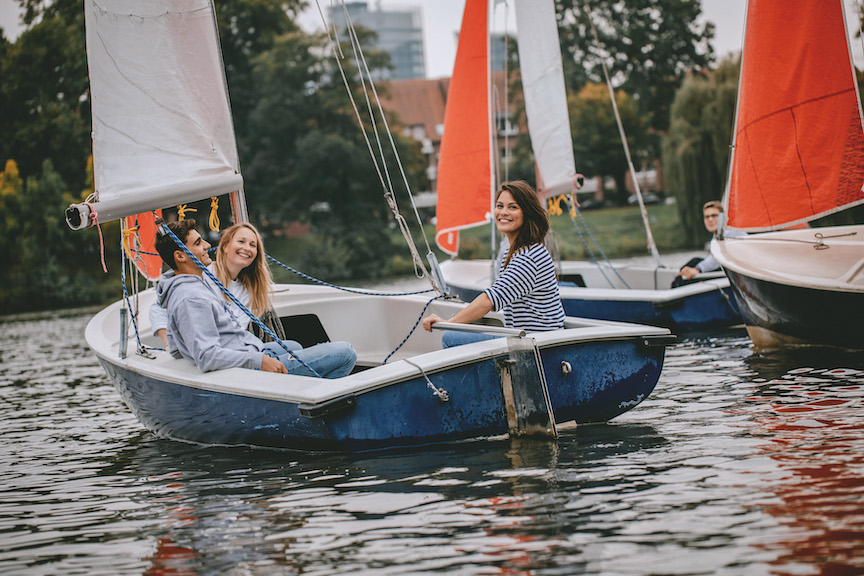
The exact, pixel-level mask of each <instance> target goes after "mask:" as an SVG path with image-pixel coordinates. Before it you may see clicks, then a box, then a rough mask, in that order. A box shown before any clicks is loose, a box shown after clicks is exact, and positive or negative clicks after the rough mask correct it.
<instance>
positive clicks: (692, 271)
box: [679, 266, 700, 280]
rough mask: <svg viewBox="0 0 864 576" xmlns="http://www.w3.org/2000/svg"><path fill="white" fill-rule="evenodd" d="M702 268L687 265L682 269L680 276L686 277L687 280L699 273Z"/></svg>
mask: <svg viewBox="0 0 864 576" xmlns="http://www.w3.org/2000/svg"><path fill="white" fill-rule="evenodd" d="M699 272H700V270H699V269H698V268H693V267H692V266H685V267H684V268H682V269H681V272H680V274H679V275H680V276H682V277H684V278H686V279H687V280H689V279H691V278H693V277H694V276H696V275H697V274H699Z"/></svg>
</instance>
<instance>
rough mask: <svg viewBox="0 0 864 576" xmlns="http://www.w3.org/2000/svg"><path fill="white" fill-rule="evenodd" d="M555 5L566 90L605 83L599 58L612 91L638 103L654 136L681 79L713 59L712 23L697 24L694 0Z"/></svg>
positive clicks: (563, 1)
mask: <svg viewBox="0 0 864 576" xmlns="http://www.w3.org/2000/svg"><path fill="white" fill-rule="evenodd" d="M555 4H556V11H557V14H558V29H559V34H560V39H561V49H562V54H564V55H565V58H564V66H565V76H566V80H567V83H568V87H569V88H570V89H571V90H573V91H574V92H576V91H578V90H579V89H580V88H581V87H582V86H583V85H584V84H586V83H587V82H605V80H604V78H603V71H602V60H601V59H603V60H605V62H606V65H607V66H608V68H609V74H610V76H611V78H612V82H613V84H614V85H615V87H616V89H621V90H624V91H625V92H626V93H627V94H630V95H632V96H633V98H635V99H636V100H637V101H638V102H639V105H640V108H641V110H642V112H643V113H646V114H648V115H649V118H650V127H651V129H652V130H654V131H655V132H656V133H658V134H659V133H662V132H665V130H666V128H667V127H668V125H669V106H670V105H671V103H672V99H673V98H674V95H675V91H676V90H677V89H678V87H679V86H680V85H681V82H682V80H683V79H684V77H685V76H686V75H688V74H698V73H701V72H702V71H703V70H704V69H706V68H707V67H708V66H710V65H711V63H712V62H713V61H714V54H713V48H712V47H711V44H710V41H711V39H712V38H713V37H714V25H713V24H711V23H710V22H703V23H699V22H697V18H698V17H699V14H700V13H701V1H700V0H615V1H612V2H598V1H594V2H588V1H587V0H556V3H555ZM586 6H588V12H586V11H585V7H586ZM592 23H593V24H594V28H595V29H596V31H597V36H598V38H599V45H597V44H596V43H595V41H594V37H593V33H592V29H591V24H592Z"/></svg>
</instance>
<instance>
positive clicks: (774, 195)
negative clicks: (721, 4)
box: [711, 0, 864, 348]
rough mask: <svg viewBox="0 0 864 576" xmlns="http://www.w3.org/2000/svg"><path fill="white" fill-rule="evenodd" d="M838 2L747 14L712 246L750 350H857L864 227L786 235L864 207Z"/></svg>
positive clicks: (863, 319)
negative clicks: (731, 232)
mask: <svg viewBox="0 0 864 576" xmlns="http://www.w3.org/2000/svg"><path fill="white" fill-rule="evenodd" d="M861 122H862V121H861V106H860V103H859V96H858V88H857V84H856V77H855V70H854V67H853V66H852V59H851V55H850V51H849V41H848V39H847V34H846V27H845V14H844V7H843V2H842V1H841V0H832V1H830V2H825V1H818V0H808V1H806V2H804V1H802V2H796V4H795V9H794V10H789V5H788V4H787V3H785V2H781V1H779V0H778V1H773V2H766V1H760V2H751V3H750V7H749V9H748V12H747V27H746V36H745V41H744V51H743V59H742V64H741V79H740V86H739V93H738V107H737V112H736V120H735V131H734V134H735V137H734V138H735V141H734V146H733V151H732V163H731V169H730V177H729V181H728V184H727V189H726V194H725V199H724V202H725V204H726V214H727V217H728V221H727V222H726V225H727V226H728V227H730V228H734V229H736V230H745V231H751V232H765V231H771V232H767V233H764V234H755V235H750V236H746V237H742V238H726V239H725V240H723V239H721V240H715V241H714V242H712V247H711V252H712V253H713V254H714V256H715V257H716V258H717V260H718V261H719V262H720V263H721V264H722V265H723V268H724V269H725V270H726V273H727V275H728V276H729V278H730V280H731V281H732V286H733V287H734V290H735V294H736V297H737V300H738V304H739V305H740V307H741V313H742V315H743V317H744V320H745V322H746V324H747V327H748V331H749V333H750V337H751V339H752V340H753V342H754V344H757V345H772V344H777V343H790V342H792V343H794V342H798V343H801V342H807V343H816V344H827V345H838V346H847V347H853V348H864V331H862V330H861V326H862V325H864V226H862V225H851V226H829V227H815V228H805V229H793V230H783V229H784V228H788V227H790V226H794V225H796V224H798V225H800V224H803V223H807V222H810V221H813V220H816V219H817V218H820V217H823V216H826V215H829V214H833V213H835V212H838V211H841V210H844V209H847V208H850V207H852V206H856V205H859V204H862V203H864V191H862V184H864V131H862V123H861Z"/></svg>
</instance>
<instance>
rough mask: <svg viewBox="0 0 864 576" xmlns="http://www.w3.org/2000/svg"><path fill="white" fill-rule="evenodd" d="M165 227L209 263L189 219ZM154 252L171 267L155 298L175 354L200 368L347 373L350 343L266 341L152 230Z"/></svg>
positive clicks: (350, 362)
mask: <svg viewBox="0 0 864 576" xmlns="http://www.w3.org/2000/svg"><path fill="white" fill-rule="evenodd" d="M168 227H169V228H170V229H171V231H172V232H173V233H174V234H175V235H176V236H177V237H178V238H179V239H180V241H181V242H183V243H184V245H185V246H186V248H188V249H189V251H190V252H191V253H192V254H194V255H195V257H197V258H198V259H199V260H200V261H201V263H202V264H205V265H207V264H210V263H211V260H210V256H209V254H208V253H207V251H208V250H209V248H210V244H208V243H207V241H206V240H204V239H203V238H202V237H201V235H200V234H199V233H198V231H197V230H196V229H195V221H194V220H182V221H180V222H175V223H171V224H169V225H168ZM156 251H157V252H159V255H160V256H161V257H162V260H163V261H164V262H165V263H166V264H168V266H170V267H171V271H172V272H173V274H171V273H170V272H169V273H168V274H166V275H165V276H164V278H163V279H162V280H161V281H160V282H159V285H158V287H157V294H156V302H157V303H158V304H159V305H160V306H162V307H163V308H165V309H166V311H167V316H168V325H167V340H168V352H169V353H170V354H171V356H173V357H174V358H186V359H187V360H189V361H191V362H193V363H194V364H195V365H196V366H198V368H200V369H201V370H202V371H204V372H209V371H211V370H221V369H224V368H234V367H240V368H251V369H260V370H263V371H265V372H277V373H281V374H302V375H306V376H312V375H314V374H312V373H311V372H310V371H309V369H307V367H306V366H308V367H309V368H311V369H312V370H314V371H315V372H316V373H317V374H318V375H320V376H323V377H325V378H340V377H342V376H346V375H348V374H350V372H351V370H352V369H353V367H354V362H355V361H356V358H357V355H356V354H355V352H354V348H353V347H352V346H351V344H350V343H348V342H325V343H323V344H316V345H315V346H310V347H309V348H303V347H302V346H301V345H300V344H299V343H297V342H294V341H291V340H288V341H280V342H281V343H280V342H269V343H267V344H265V343H264V342H262V341H261V340H260V339H258V338H257V337H256V336H255V335H253V334H252V333H251V332H249V331H248V330H246V329H244V328H243V327H241V325H240V323H239V322H238V319H237V318H236V317H235V315H234V314H233V313H232V311H231V308H230V307H229V306H228V304H227V302H226V301H225V299H224V298H222V297H221V295H219V294H217V293H216V292H214V291H213V288H212V287H211V286H210V285H208V284H207V283H206V282H205V281H204V279H203V272H202V270H201V268H200V267H199V266H198V264H196V263H195V262H194V260H193V259H192V258H191V257H190V256H189V255H188V254H187V253H186V252H185V251H184V250H182V249H181V248H180V247H178V246H177V244H176V243H175V241H174V239H173V238H172V237H171V236H170V235H169V234H157V237H156ZM283 345H284V346H285V347H287V348H288V349H290V350H291V351H292V352H293V354H294V356H296V358H295V357H292V355H291V353H289V352H287V351H286V350H285V348H283ZM298 359H299V361H298ZM300 361H302V362H303V363H305V364H306V366H303V364H302V363H301V362H300Z"/></svg>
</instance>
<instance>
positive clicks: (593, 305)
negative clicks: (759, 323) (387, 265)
mask: <svg viewBox="0 0 864 576" xmlns="http://www.w3.org/2000/svg"><path fill="white" fill-rule="evenodd" d="M487 4H489V5H490V6H491V5H494V4H496V3H495V2H491V1H489V0H468V1H467V2H466V5H465V13H466V15H469V16H470V15H471V14H472V12H471V10H474V11H475V12H479V13H480V15H481V16H480V17H479V18H469V19H465V18H463V24H462V30H461V32H460V34H459V51H457V54H456V64H455V66H454V70H453V78H452V79H451V81H450V91H449V92H448V98H447V110H446V113H445V118H444V132H443V135H442V139H441V160H440V162H439V165H438V203H437V209H436V210H437V212H436V215H437V218H438V221H437V233H436V241H437V242H438V246H439V247H440V248H441V249H442V250H444V251H445V252H447V253H448V254H450V255H451V256H454V258H453V259H450V260H446V261H444V262H442V263H441V272H442V274H443V277H444V280H445V281H446V283H447V285H448V286H449V287H450V289H451V290H452V293H453V294H454V295H457V296H459V297H460V298H462V299H463V300H465V301H466V302H470V301H471V300H472V299H473V298H475V297H476V296H477V294H479V293H480V292H481V291H483V290H484V289H485V288H486V287H488V286H489V285H490V284H491V283H492V282H493V280H494V266H493V263H492V261H491V260H462V259H457V258H456V256H457V255H458V237H459V230H461V229H466V228H471V227H476V226H488V225H490V221H489V217H488V215H489V214H491V213H492V206H494V204H495V202H494V198H495V193H496V191H497V186H496V184H495V178H494V177H493V176H492V175H493V174H494V173H495V168H496V160H495V156H496V155H497V154H498V146H496V145H493V142H494V140H495V138H496V136H495V134H494V130H495V121H494V119H495V118H496V114H497V112H493V110H494V106H495V105H496V100H495V98H493V97H491V94H492V93H493V91H492V87H491V84H490V77H489V75H488V74H486V75H484V74H482V73H481V74H478V73H477V72H476V69H475V68H476V67H477V66H478V64H477V61H478V60H480V58H481V56H480V55H482V57H483V58H485V59H486V60H485V66H486V68H487V69H488V68H489V62H488V54H489V51H488V45H489V41H488V34H489V27H488V25H486V23H487V20H491V19H487V18H483V17H482V16H483V15H484V14H485V11H486V10H487V9H488V8H487ZM513 4H514V8H515V15H516V22H517V31H516V37H517V39H518V50H519V66H520V78H521V80H522V87H523V94H524V103H525V116H526V119H527V122H528V131H529V136H530V138H531V147H532V151H533V153H534V160H535V162H536V165H537V173H538V185H540V186H541V190H540V195H541V198H542V199H546V200H547V201H549V202H550V205H553V204H554V205H558V206H559V207H560V202H561V201H562V199H564V198H567V201H568V202H570V203H572V202H573V196H575V194H576V191H577V184H576V183H577V182H578V181H579V179H578V176H577V173H576V163H575V158H574V154H573V140H572V136H571V133H570V118H569V112H568V109H567V95H566V91H565V84H564V75H563V68H562V62H561V48H560V45H559V43H558V27H557V23H556V17H555V3H554V2H553V1H552V0H519V1H518V2H514V3H513ZM493 9H494V8H493ZM471 42H475V45H473V46H472V45H471V44H469V43H471ZM463 46H464V47H465V48H466V49H465V50H463ZM463 59H464V60H463ZM466 86H467V87H468V88H464V87H466ZM610 90H611V89H610ZM612 105H613V106H614V105H615V101H614V99H613V100H612ZM466 118H468V119H478V120H476V121H474V122H473V123H472V122H468V121H466ZM484 119H488V121H483V120H484ZM620 131H621V133H622V135H623V128H620ZM622 140H623V136H622ZM623 144H624V146H625V152H627V156H628V158H629V150H628V148H627V143H626V140H623ZM484 146H485V147H484ZM466 159H470V160H471V161H472V162H474V165H473V169H470V170H469V169H466V162H467V160H466ZM628 164H629V168H630V171H631V175H632V177H633V178H632V180H633V182H634V184H635V186H636V196H637V198H638V199H639V205H640V208H641V211H642V218H643V221H644V223H645V231H646V234H647V237H648V238H647V240H648V245H649V247H650V248H651V252H652V254H653V255H654V257H655V260H656V261H657V264H656V265H654V266H651V265H620V264H615V265H613V264H612V263H611V262H609V261H605V262H604V261H587V260H586V261H573V260H570V261H561V262H560V263H559V279H560V285H559V289H560V293H561V301H562V302H563V304H564V311H565V312H566V313H567V315H568V316H581V317H588V318H598V319H603V320H615V321H622V322H637V323H640V324H651V325H653V326H664V327H667V328H670V329H672V330H673V331H675V332H676V333H685V332H696V331H698V332H704V331H711V330H721V329H726V328H729V327H731V326H733V325H736V324H740V323H741V321H742V320H741V316H740V312H739V310H738V305H737V303H736V301H735V297H734V294H733V292H732V290H731V288H730V285H729V280H728V279H727V278H726V275H725V274H724V273H723V272H722V271H719V272H716V273H708V274H700V275H699V277H698V278H699V280H700V281H699V282H695V283H693V284H688V285H685V286H679V287H676V288H672V287H671V285H672V281H673V280H674V279H675V276H676V275H677V274H678V269H677V267H676V268H674V269H673V268H666V267H664V266H663V265H662V263H661V262H660V257H659V254H658V253H657V248H656V246H655V245H654V240H653V237H652V235H651V228H650V225H649V222H648V215H647V212H646V209H645V206H644V203H643V202H642V194H641V191H640V190H639V186H638V182H639V179H638V177H637V175H636V171H635V169H634V167H633V163H632V162H628ZM571 213H572V214H574V215H575V209H573V212H571ZM490 228H491V230H492V232H493V234H494V229H495V228H494V226H490ZM580 234H581V233H580ZM496 244H497V243H496V242H495V241H494V240H493V241H492V242H491V245H492V246H493V248H492V249H491V252H493V253H494V252H495V248H494V246H495V245H496ZM586 246H587V244H586ZM591 250H593V248H592V249H591ZM678 264H683V262H680V263H678Z"/></svg>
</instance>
